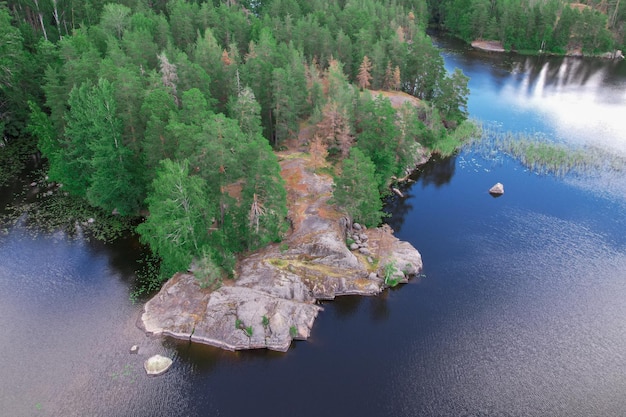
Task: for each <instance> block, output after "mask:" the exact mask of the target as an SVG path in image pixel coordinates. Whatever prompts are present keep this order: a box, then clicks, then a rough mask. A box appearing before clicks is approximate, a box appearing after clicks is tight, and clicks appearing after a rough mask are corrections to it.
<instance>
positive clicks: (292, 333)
mask: <svg viewBox="0 0 626 417" xmlns="http://www.w3.org/2000/svg"><path fill="white" fill-rule="evenodd" d="M289 335H290V336H291V337H296V336H298V328H297V327H296V326H290V327H289Z"/></svg>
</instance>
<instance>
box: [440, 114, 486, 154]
mask: <svg viewBox="0 0 626 417" xmlns="http://www.w3.org/2000/svg"><path fill="white" fill-rule="evenodd" d="M481 135H482V126H481V125H480V124H478V123H476V122H475V121H473V120H465V121H463V123H461V124H460V125H459V126H457V128H456V129H454V130H453V131H451V132H447V133H446V134H445V135H444V136H443V138H441V139H439V140H437V141H436V142H435V143H433V144H432V147H431V150H432V151H433V152H436V153H438V154H439V155H441V156H443V157H446V156H450V155H452V154H453V153H454V152H455V151H456V150H457V149H459V148H460V147H462V146H463V145H464V144H466V143H468V142H470V143H471V142H473V141H474V140H475V139H476V138H480V137H481Z"/></svg>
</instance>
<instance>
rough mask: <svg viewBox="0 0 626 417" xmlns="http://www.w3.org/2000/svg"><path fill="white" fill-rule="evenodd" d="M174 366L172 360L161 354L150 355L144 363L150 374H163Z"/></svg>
mask: <svg viewBox="0 0 626 417" xmlns="http://www.w3.org/2000/svg"><path fill="white" fill-rule="evenodd" d="M170 366H172V360H171V359H170V358H166V357H165V356H161V355H154V356H151V357H149V358H148V359H147V360H146V361H145V362H144V363H143V367H144V369H145V370H146V373H147V374H148V375H155V376H156V375H161V374H162V373H164V372H165V371H167V370H168V369H169V368H170Z"/></svg>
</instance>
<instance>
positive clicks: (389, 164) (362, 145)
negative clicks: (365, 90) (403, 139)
mask: <svg viewBox="0 0 626 417" xmlns="http://www.w3.org/2000/svg"><path fill="white" fill-rule="evenodd" d="M399 133H400V132H399V129H398V126H397V124H396V110H395V109H394V108H393V107H392V106H391V102H390V101H389V100H388V99H386V98H384V97H383V96H378V97H376V98H375V99H372V98H371V96H370V95H369V94H364V96H363V98H362V100H361V102H360V105H359V108H358V114H357V145H356V146H357V147H358V148H359V150H361V151H362V152H363V154H364V155H366V156H367V157H368V158H369V159H370V160H371V161H372V162H373V163H374V166H375V176H376V182H377V183H378V189H379V190H380V191H383V190H385V189H386V185H387V182H388V181H389V179H390V178H391V177H392V176H393V175H397V174H399V173H400V172H401V171H402V169H403V168H404V167H400V165H399V163H398V159H397V152H396V151H397V149H396V148H397V143H398V136H399Z"/></svg>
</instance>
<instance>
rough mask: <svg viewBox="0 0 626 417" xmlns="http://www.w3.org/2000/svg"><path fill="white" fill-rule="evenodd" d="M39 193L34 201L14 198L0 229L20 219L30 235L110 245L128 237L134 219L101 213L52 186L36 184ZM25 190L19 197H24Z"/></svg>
mask: <svg viewBox="0 0 626 417" xmlns="http://www.w3.org/2000/svg"><path fill="white" fill-rule="evenodd" d="M37 183H38V184H39V185H38V187H39V189H40V190H41V191H39V192H38V193H37V194H36V195H35V197H34V199H33V198H22V199H15V201H16V202H15V203H14V204H12V205H10V206H8V207H6V208H5V209H4V210H3V213H2V215H1V216H0V229H2V230H4V229H7V227H8V226H11V225H15V224H16V223H17V222H18V221H20V220H23V226H24V228H25V229H26V230H28V231H29V232H30V233H31V234H32V235H33V236H36V235H37V234H39V233H54V232H56V231H63V232H64V233H65V234H66V235H67V236H68V237H70V238H79V237H80V238H83V239H85V240H90V239H91V238H93V239H96V240H100V241H104V242H111V241H113V240H115V239H118V238H120V237H122V236H125V235H128V233H129V232H132V230H133V229H134V223H135V222H136V219H133V218H130V217H123V216H118V215H113V214H109V213H106V212H104V211H103V210H101V209H98V208H95V207H92V206H90V205H89V204H88V203H87V202H86V201H85V200H84V199H81V198H78V197H74V196H72V195H69V194H67V193H66V192H64V191H63V188H60V187H57V186H56V185H55V184H48V183H46V182H45V180H43V179H42V180H40V181H37ZM27 193H28V191H27V190H26V189H25V190H24V191H23V192H22V196H24V197H25V196H26V194H27Z"/></svg>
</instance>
